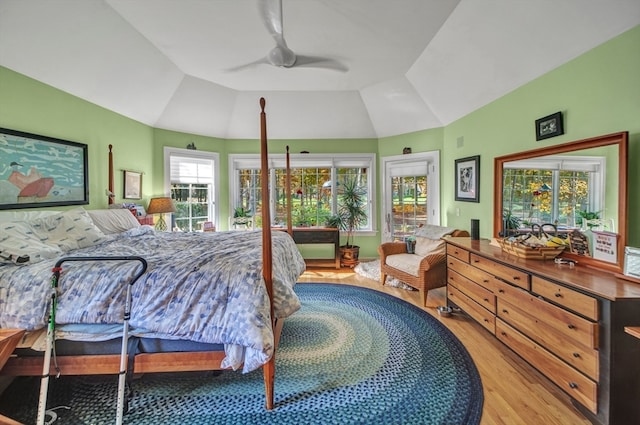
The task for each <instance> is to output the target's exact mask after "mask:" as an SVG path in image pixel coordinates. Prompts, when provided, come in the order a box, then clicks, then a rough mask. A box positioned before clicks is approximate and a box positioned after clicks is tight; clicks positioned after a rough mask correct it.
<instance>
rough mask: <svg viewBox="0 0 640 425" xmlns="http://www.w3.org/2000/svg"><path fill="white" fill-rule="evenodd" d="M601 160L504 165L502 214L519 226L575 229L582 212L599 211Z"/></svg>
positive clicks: (554, 159) (568, 158)
mask: <svg viewBox="0 0 640 425" xmlns="http://www.w3.org/2000/svg"><path fill="white" fill-rule="evenodd" d="M604 167H605V158H603V157H572V156H566V157H565V156H553V157H545V158H544V160H542V159H531V160H523V161H516V162H511V163H506V164H505V166H504V174H503V178H504V182H503V187H504V196H503V203H504V211H506V212H508V213H510V215H511V216H512V217H515V218H516V219H517V220H518V221H519V222H520V224H521V225H524V226H528V225H531V224H543V223H555V224H557V225H559V226H565V227H577V226H579V225H580V224H581V212H599V211H602V209H603V199H604V194H603V191H604V185H603V179H604V174H605V173H604Z"/></svg>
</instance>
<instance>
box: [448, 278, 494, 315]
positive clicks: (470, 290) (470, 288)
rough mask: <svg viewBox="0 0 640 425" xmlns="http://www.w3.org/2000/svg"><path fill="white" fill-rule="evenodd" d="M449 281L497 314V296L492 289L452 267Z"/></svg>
mask: <svg viewBox="0 0 640 425" xmlns="http://www.w3.org/2000/svg"><path fill="white" fill-rule="evenodd" d="M447 283H448V284H449V285H453V286H455V287H456V288H457V289H459V290H460V291H462V292H464V293H465V295H467V296H468V297H469V298H471V299H472V300H474V301H475V302H477V303H478V304H480V305H481V306H482V307H484V308H486V309H487V310H489V311H490V312H491V313H492V314H496V296H495V295H494V294H493V293H492V292H491V291H488V290H486V289H485V288H483V287H482V286H479V285H477V284H476V283H475V282H473V281H472V280H469V279H467V278H466V277H464V276H463V275H461V274H460V273H458V272H456V271H454V270H452V269H449V270H448V273H447Z"/></svg>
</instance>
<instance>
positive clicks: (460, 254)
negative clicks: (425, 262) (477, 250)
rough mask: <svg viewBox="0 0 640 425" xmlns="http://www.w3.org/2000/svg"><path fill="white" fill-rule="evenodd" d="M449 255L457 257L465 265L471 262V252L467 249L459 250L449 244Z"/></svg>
mask: <svg viewBox="0 0 640 425" xmlns="http://www.w3.org/2000/svg"><path fill="white" fill-rule="evenodd" d="M447 255H450V256H452V257H456V258H458V259H460V260H462V261H464V262H465V263H468V262H469V251H467V250H466V249H462V248H458V247H457V246H455V245H451V244H447Z"/></svg>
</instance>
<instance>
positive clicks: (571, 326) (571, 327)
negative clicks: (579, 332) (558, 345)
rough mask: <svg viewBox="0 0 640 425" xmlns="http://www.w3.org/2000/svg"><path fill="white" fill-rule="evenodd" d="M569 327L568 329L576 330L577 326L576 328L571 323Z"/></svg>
mask: <svg viewBox="0 0 640 425" xmlns="http://www.w3.org/2000/svg"><path fill="white" fill-rule="evenodd" d="M567 327H568V328H569V329H575V328H576V326H575V325H572V324H571V323H569V324H568V325H567Z"/></svg>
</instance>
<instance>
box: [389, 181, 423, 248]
mask: <svg viewBox="0 0 640 425" xmlns="http://www.w3.org/2000/svg"><path fill="white" fill-rule="evenodd" d="M425 224H427V176H426V175H422V176H403V177H391V226H390V227H391V240H394V241H403V240H404V238H405V237H406V236H409V235H413V234H414V233H415V230H416V229H417V228H419V227H422V226H424V225H425Z"/></svg>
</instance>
